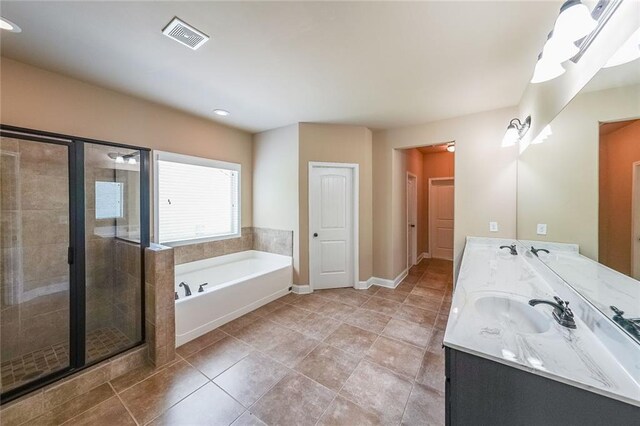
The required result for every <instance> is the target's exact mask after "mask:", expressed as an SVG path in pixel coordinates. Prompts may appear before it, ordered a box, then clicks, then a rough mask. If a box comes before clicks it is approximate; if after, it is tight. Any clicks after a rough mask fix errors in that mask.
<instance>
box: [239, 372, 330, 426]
mask: <svg viewBox="0 0 640 426" xmlns="http://www.w3.org/2000/svg"><path fill="white" fill-rule="evenodd" d="M334 396H335V393H334V392H332V391H330V390H329V389H327V388H325V387H324V386H321V385H319V384H317V383H316V382H314V381H312V380H310V379H308V378H307V377H305V376H303V375H302V374H298V373H296V372H291V373H289V374H288V375H287V376H286V377H285V378H283V379H282V380H281V381H280V382H279V383H278V384H276V385H275V386H274V387H273V388H272V389H271V390H270V391H268V392H267V393H266V394H265V395H264V396H263V397H262V398H260V400H259V401H258V402H257V403H256V404H255V405H254V406H253V407H252V408H251V412H252V413H253V414H255V415H256V416H257V417H259V418H260V419H261V420H262V421H264V422H265V423H267V424H270V425H285V424H286V425H303V424H312V425H313V424H315V423H316V422H317V421H318V419H320V416H322V413H324V411H325V410H326V409H327V407H328V406H329V404H330V403H331V401H332V400H333V397H334ZM292 401H295V403H292Z"/></svg>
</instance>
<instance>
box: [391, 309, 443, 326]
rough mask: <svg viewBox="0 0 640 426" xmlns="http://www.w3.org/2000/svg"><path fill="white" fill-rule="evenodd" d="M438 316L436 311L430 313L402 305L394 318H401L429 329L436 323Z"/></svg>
mask: <svg viewBox="0 0 640 426" xmlns="http://www.w3.org/2000/svg"><path fill="white" fill-rule="evenodd" d="M437 316H438V314H437V312H435V311H428V310H426V309H420V308H417V307H415V306H409V305H402V306H401V307H400V308H398V310H397V311H396V312H395V313H394V315H393V317H394V318H400V319H403V320H405V321H410V322H414V323H416V324H420V325H423V326H429V327H431V326H432V325H433V323H434V322H435V321H436V317H437Z"/></svg>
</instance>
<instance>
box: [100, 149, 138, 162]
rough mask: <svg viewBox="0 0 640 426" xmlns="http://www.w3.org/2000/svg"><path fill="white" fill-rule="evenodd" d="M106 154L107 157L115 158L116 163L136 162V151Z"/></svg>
mask: <svg viewBox="0 0 640 426" xmlns="http://www.w3.org/2000/svg"><path fill="white" fill-rule="evenodd" d="M107 156H108V157H109V158H111V159H112V160H115V162H116V164H124V163H127V164H130V165H135V164H138V160H136V157H137V156H138V153H137V152H136V153H133V154H126V155H123V154H120V153H117V152H110V153H108V154H107Z"/></svg>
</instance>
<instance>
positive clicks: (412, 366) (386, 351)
mask: <svg viewBox="0 0 640 426" xmlns="http://www.w3.org/2000/svg"><path fill="white" fill-rule="evenodd" d="M365 359H366V360H368V361H371V362H375V363H376V364H378V365H381V366H383V367H386V368H388V369H390V370H393V371H395V372H396V373H399V374H402V375H404V376H406V377H408V378H409V379H411V380H413V379H414V378H415V376H416V373H417V372H418V369H419V368H420V363H421V361H422V349H420V348H418V347H416V346H412V345H408V344H406V343H401V342H398V341H397V340H392V339H389V338H387V337H383V336H380V337H379V338H378V340H376V341H375V343H374V344H373V345H372V346H371V347H370V348H369V350H368V351H367V355H366V357H365Z"/></svg>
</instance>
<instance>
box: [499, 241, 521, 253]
mask: <svg viewBox="0 0 640 426" xmlns="http://www.w3.org/2000/svg"><path fill="white" fill-rule="evenodd" d="M506 248H508V249H509V251H510V253H511V254H512V255H514V256H517V255H518V251H517V250H516V245H515V244H511V245H510V246H500V250H502V249H506Z"/></svg>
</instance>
